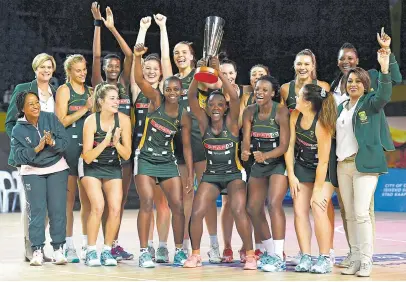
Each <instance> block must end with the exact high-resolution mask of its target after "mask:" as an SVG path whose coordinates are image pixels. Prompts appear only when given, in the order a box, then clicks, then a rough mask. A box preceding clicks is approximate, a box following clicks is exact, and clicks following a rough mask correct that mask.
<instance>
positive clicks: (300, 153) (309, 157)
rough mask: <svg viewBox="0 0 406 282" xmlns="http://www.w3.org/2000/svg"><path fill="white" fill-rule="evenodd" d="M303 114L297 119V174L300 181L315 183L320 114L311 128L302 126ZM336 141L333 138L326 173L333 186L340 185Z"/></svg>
mask: <svg viewBox="0 0 406 282" xmlns="http://www.w3.org/2000/svg"><path fill="white" fill-rule="evenodd" d="M302 117H303V114H302V113H300V114H299V117H298V118H297V121H296V125H295V128H296V141H295V167H294V171H295V175H296V177H297V178H298V179H299V182H311V183H314V181H315V179H316V169H317V165H318V163H319V158H318V144H317V137H316V124H317V120H318V116H317V115H316V116H315V117H314V119H313V122H312V125H311V126H310V128H309V129H303V128H302V127H301V126H300V122H301V120H302ZM335 152H336V143H335V139H334V138H333V139H332V141H331V149H330V159H329V168H328V171H327V174H326V181H327V182H331V184H333V186H335V187H337V186H338V181H337V157H336V156H335Z"/></svg>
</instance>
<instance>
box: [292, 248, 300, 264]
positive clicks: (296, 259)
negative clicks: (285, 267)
mask: <svg viewBox="0 0 406 282" xmlns="http://www.w3.org/2000/svg"><path fill="white" fill-rule="evenodd" d="M301 258H302V252H301V251H299V252H298V253H297V255H296V256H295V257H294V258H292V260H291V261H290V262H291V263H292V264H293V265H298V264H299V263H300V260H301Z"/></svg>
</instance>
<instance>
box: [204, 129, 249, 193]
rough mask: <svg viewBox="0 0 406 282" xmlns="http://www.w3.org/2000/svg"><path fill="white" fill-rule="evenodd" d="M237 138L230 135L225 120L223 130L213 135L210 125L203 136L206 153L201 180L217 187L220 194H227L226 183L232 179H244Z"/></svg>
mask: <svg viewBox="0 0 406 282" xmlns="http://www.w3.org/2000/svg"><path fill="white" fill-rule="evenodd" d="M238 143H239V138H238V137H236V136H234V135H232V133H231V132H230V130H228V128H227V125H226V122H225V121H224V122H223V130H222V131H221V133H220V134H218V135H215V134H214V133H213V132H212V130H211V125H210V123H209V126H208V127H207V129H206V132H205V133H204V136H203V146H204V150H205V153H206V171H205V172H204V173H203V177H202V181H201V182H207V183H211V184H213V185H215V186H217V187H218V189H219V190H220V193H221V194H227V185H228V183H230V182H231V181H233V180H236V179H241V180H243V181H246V175H245V171H244V168H243V167H242V165H241V162H240V159H239V158H238Z"/></svg>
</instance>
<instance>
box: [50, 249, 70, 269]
mask: <svg viewBox="0 0 406 282" xmlns="http://www.w3.org/2000/svg"><path fill="white" fill-rule="evenodd" d="M53 263H54V264H56V265H63V264H67V263H68V260H67V259H66V257H65V255H64V254H63V250H62V247H60V248H59V249H57V250H54V261H53Z"/></svg>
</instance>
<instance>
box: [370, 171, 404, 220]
mask: <svg viewBox="0 0 406 282" xmlns="http://www.w3.org/2000/svg"><path fill="white" fill-rule="evenodd" d="M375 211H390V212H406V169H402V168H392V169H389V173H388V174H384V175H382V176H380V177H379V181H378V185H377V187H376V191H375Z"/></svg>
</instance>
